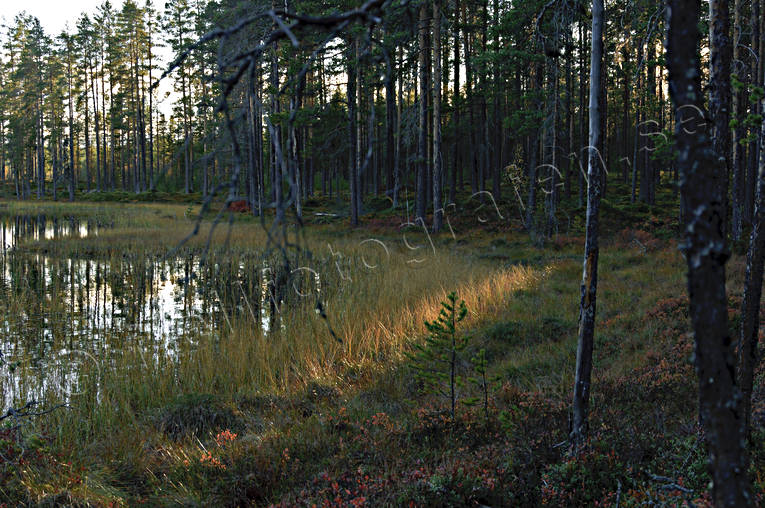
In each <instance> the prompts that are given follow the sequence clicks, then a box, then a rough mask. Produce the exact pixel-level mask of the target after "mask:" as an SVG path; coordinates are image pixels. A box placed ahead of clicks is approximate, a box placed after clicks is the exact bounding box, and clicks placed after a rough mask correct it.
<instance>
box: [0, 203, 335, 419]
mask: <svg viewBox="0 0 765 508" xmlns="http://www.w3.org/2000/svg"><path fill="white" fill-rule="evenodd" d="M99 227H102V226H101V225H95V224H91V223H88V222H87V221H80V220H77V219H75V218H71V219H66V220H61V219H55V220H54V219H46V218H45V217H30V216H25V217H11V218H2V217H0V232H1V234H2V237H1V238H2V255H1V256H0V334H1V336H2V338H1V339H0V354H2V358H1V359H0V360H1V361H0V404H2V407H7V406H8V405H10V404H14V403H18V402H20V401H25V400H28V399H29V398H30V397H35V398H38V399H39V398H49V399H50V398H53V399H56V400H67V399H68V398H70V397H71V396H73V395H76V394H77V393H79V391H80V390H82V389H83V387H84V386H86V385H88V386H91V388H92V385H93V381H95V382H96V383H95V384H96V385H97V376H98V370H99V369H100V368H102V366H103V365H108V363H109V362H110V361H113V360H114V358H115V357H117V356H118V355H119V354H120V352H121V351H122V350H123V348H124V346H125V345H126V344H127V341H130V342H129V345H130V346H138V347H139V350H140V351H141V352H142V356H143V357H144V360H143V361H145V362H152V361H154V362H159V361H160V359H161V361H162V362H167V361H168V360H169V361H171V362H172V361H175V360H177V358H178V353H179V351H180V348H193V347H194V341H196V340H198V339H199V337H200V336H206V337H210V336H212V337H213V338H215V337H220V335H221V332H222V331H224V332H225V331H228V330H229V329H231V328H233V326H234V325H233V324H232V322H234V323H235V322H237V321H235V319H234V318H238V319H239V320H240V321H239V322H241V320H242V319H244V320H249V323H251V324H254V325H255V326H252V330H253V334H254V335H263V334H274V333H280V332H281V331H282V330H283V324H282V323H281V320H280V317H279V315H280V312H279V309H280V306H281V304H282V302H283V300H284V299H285V298H286V289H285V288H286V287H287V286H288V285H289V286H290V287H292V286H293V285H294V289H295V290H296V291H297V292H298V294H309V293H311V292H312V291H315V292H319V291H320V289H321V288H320V282H319V278H318V274H313V275H315V277H312V276H311V277H306V276H305V274H302V275H301V276H300V277H298V278H297V279H296V278H295V277H290V274H289V273H286V274H285V272H284V269H283V268H274V267H272V266H269V264H268V263H267V262H264V261H263V260H262V259H260V258H258V257H257V256H256V255H255V254H253V255H251V256H244V255H230V256H226V257H225V258H223V259H218V260H213V261H212V262H207V263H200V259H199V258H198V257H196V256H193V255H186V256H181V257H177V258H174V259H169V260H163V259H160V258H159V257H155V258H151V257H149V256H147V255H143V254H136V253H124V254H118V255H111V256H110V257H109V258H108V259H90V258H87V257H85V258H75V257H57V256H51V255H47V254H41V253H39V251H38V250H28V249H19V248H18V247H20V246H21V245H22V244H23V243H24V242H28V241H32V240H42V239H49V240H57V239H64V238H73V237H74V238H85V237H87V236H90V235H97V234H98V231H99ZM312 279H313V280H312ZM298 282H299V284H298ZM22 371H23V372H24V375H21V374H20V373H21V372H22ZM89 383H90V384H89Z"/></svg>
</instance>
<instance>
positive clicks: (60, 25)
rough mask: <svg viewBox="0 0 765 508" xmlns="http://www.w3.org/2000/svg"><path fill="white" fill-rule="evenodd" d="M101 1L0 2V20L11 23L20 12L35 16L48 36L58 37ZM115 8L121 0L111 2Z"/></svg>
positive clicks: (93, 10)
mask: <svg viewBox="0 0 765 508" xmlns="http://www.w3.org/2000/svg"><path fill="white" fill-rule="evenodd" d="M101 2H102V0H0V18H5V19H4V22H5V23H11V22H13V18H14V17H15V16H16V14H18V13H19V12H21V11H26V13H27V14H29V15H31V16H35V17H36V18H38V19H39V20H40V23H41V24H42V26H43V28H44V29H45V32H46V33H47V34H48V35H53V36H55V35H58V34H59V33H61V31H62V30H63V29H64V26H65V24H66V23H67V22H68V23H69V29H70V30H74V28H75V25H76V23H77V18H79V17H80V14H82V13H83V12H87V13H88V14H89V15H92V14H93V13H94V12H95V11H96V7H98V6H99V5H100V4H101ZM112 5H114V6H115V8H118V7H120V6H122V0H112Z"/></svg>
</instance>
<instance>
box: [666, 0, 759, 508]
mask: <svg viewBox="0 0 765 508" xmlns="http://www.w3.org/2000/svg"><path fill="white" fill-rule="evenodd" d="M700 11H701V2H700V1H699V0H670V2H669V5H668V18H669V19H668V25H669V29H668V32H667V67H668V70H669V90H670V95H671V97H672V102H673V103H674V108H675V118H676V127H675V135H676V143H677V144H676V151H677V162H676V164H677V166H678V172H679V179H680V182H681V189H680V190H681V193H682V207H683V209H684V211H683V216H684V219H685V224H684V227H685V242H684V245H683V252H684V254H685V258H686V261H687V264H688V296H689V301H690V309H689V314H690V317H691V323H692V326H693V330H694V335H695V343H696V348H695V361H696V372H697V374H698V379H699V381H698V383H699V385H698V386H699V417H700V420H701V423H702V425H703V427H704V434H705V437H706V440H707V443H708V447H709V470H710V475H711V477H712V485H713V486H712V502H713V503H714V505H715V506H718V507H722V506H749V505H751V503H752V500H751V496H750V494H749V492H750V490H749V481H748V479H747V471H746V467H745V459H744V444H743V442H744V440H743V435H742V425H741V423H742V414H741V411H740V410H741V405H740V398H741V393H740V391H739V389H738V387H737V386H736V379H735V352H734V343H733V340H732V338H731V336H730V329H729V326H728V301H727V295H726V292H725V263H726V261H727V260H728V257H729V253H728V249H727V246H726V242H725V236H724V230H725V229H724V227H725V226H724V221H725V213H724V210H723V208H722V206H723V205H722V203H723V197H722V189H721V187H720V185H719V178H718V177H717V172H718V171H719V164H720V157H719V155H718V154H717V153H715V150H714V146H713V140H712V138H711V137H710V135H709V132H708V128H709V126H708V125H707V120H706V115H705V111H704V96H703V93H702V90H701V70H700V62H699V55H698V45H699V39H700V36H701V35H700V33H699V29H698V23H699V15H700Z"/></svg>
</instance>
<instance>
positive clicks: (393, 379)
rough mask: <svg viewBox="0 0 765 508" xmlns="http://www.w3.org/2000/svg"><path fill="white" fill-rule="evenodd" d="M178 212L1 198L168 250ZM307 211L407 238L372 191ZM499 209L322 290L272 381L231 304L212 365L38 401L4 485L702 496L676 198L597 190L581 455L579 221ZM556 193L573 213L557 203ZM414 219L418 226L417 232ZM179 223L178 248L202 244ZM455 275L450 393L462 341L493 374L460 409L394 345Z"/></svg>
mask: <svg viewBox="0 0 765 508" xmlns="http://www.w3.org/2000/svg"><path fill="white" fill-rule="evenodd" d="M615 194H620V193H618V192H615ZM474 205H477V204H476V203H474ZM370 207H371V208H373V209H374V206H373V205H370ZM194 210H195V208H194V207H189V208H187V207H186V205H185V204H184V205H172V204H110V203H98V204H89V203H84V204H73V205H65V204H53V203H47V202H46V203H22V204H16V203H13V202H10V201H5V202H4V203H2V202H0V213H9V214H16V213H32V212H37V213H45V214H53V215H55V214H59V215H61V216H69V215H72V214H79V215H82V216H84V217H98V218H99V220H101V221H103V222H104V223H110V224H115V223H116V225H117V227H114V230H113V231H111V232H109V231H106V232H104V233H103V234H102V235H99V237H95V238H89V239H84V240H82V241H75V240H67V241H63V242H60V243H58V244H54V243H52V242H50V241H40V242H36V243H33V244H30V245H26V246H23V248H24V249H29V250H31V251H37V252H45V253H50V252H53V251H57V252H59V253H61V254H64V255H75V254H77V255H83V253H86V254H87V255H91V256H99V255H114V253H115V252H121V251H124V250H130V249H138V248H140V245H151V248H152V249H153V250H152V252H154V253H156V252H160V251H162V250H163V249H165V250H166V249H168V248H170V247H172V245H173V244H174V243H176V242H178V241H180V240H181V239H182V238H183V237H184V236H185V235H186V234H187V233H188V231H189V230H190V228H191V227H192V226H193V221H192V220H191V219H190V218H189V217H190V216H193V212H194ZM307 210H308V211H307V213H306V217H307V225H306V227H305V229H306V230H307V231H308V232H309V236H310V238H309V243H313V244H315V245H323V244H325V243H332V244H333V245H334V246H335V248H336V249H340V250H341V251H342V252H343V253H344V254H345V255H346V256H353V255H356V256H360V255H362V254H363V252H365V251H362V250H359V249H358V245H359V243H360V242H363V241H364V240H366V239H369V238H374V239H375V240H376V241H379V242H382V243H385V244H386V245H398V244H401V243H402V233H401V230H400V229H399V228H398V226H399V225H400V223H401V222H402V220H401V219H402V217H401V214H400V213H397V214H393V213H391V212H388V211H385V206H384V205H380V206H379V207H378V209H377V211H376V212H373V213H371V214H369V215H367V216H365V217H364V219H363V224H362V227H361V228H358V229H356V230H354V231H350V232H349V231H348V228H347V225H346V223H347V219H345V218H344V217H342V216H340V217H335V216H334V215H333V214H336V213H337V214H342V211H340V210H339V208H335V207H334V206H333V205H332V203H331V202H316V203H309V204H308V208H307ZM499 210H501V211H503V212H504V214H503V216H502V219H498V218H496V217H493V216H491V217H490V215H491V214H492V213H495V211H493V210H492V208H491V207H489V206H484V207H482V208H481V207H480V205H477V206H471V207H465V209H464V210H462V211H457V212H455V213H454V214H453V216H452V217H450V219H451V220H450V225H451V231H450V232H447V233H442V234H441V235H439V236H436V237H432V238H430V237H427V238H428V239H430V242H431V243H430V244H429V245H430V246H431V247H432V252H433V258H434V259H433V262H432V263H426V266H424V267H423V268H422V269H419V270H411V269H410V270H408V271H407V269H405V268H396V267H393V266H391V267H390V270H389V271H388V272H386V273H385V274H377V275H375V276H374V277H373V276H359V277H356V278H355V279H354V284H359V285H360V288H359V289H357V290H350V289H349V290H348V291H347V294H344V296H343V298H344V300H337V301H336V302H335V303H334V305H330V306H329V309H330V310H332V309H340V308H341V307H340V303H341V302H344V305H346V307H347V309H345V310H343V311H337V310H336V311H335V313H334V314H333V313H332V312H328V314H329V321H330V323H334V324H333V326H334V327H335V329H336V330H337V331H338V333H339V334H340V335H341V336H342V337H344V338H345V339H346V340H345V341H344V342H343V343H342V344H336V343H331V344H330V343H328V342H327V338H326V335H327V334H326V332H325V331H323V329H322V328H321V326H314V327H312V328H311V327H308V328H306V329H305V330H303V329H302V328H301V329H300V330H301V331H300V333H302V334H303V335H301V337H300V338H299V339H296V340H298V341H299V344H300V348H297V349H293V350H292V351H291V352H290V356H288V357H287V358H288V359H287V360H284V361H285V362H287V363H285V364H284V365H285V370H292V371H294V374H293V375H292V377H289V376H287V377H286V380H285V379H282V380H281V381H273V379H271V378H268V376H264V375H262V373H259V374H258V375H257V376H256V375H253V374H248V373H246V371H247V370H250V369H248V366H253V367H252V370H257V371H260V370H263V369H266V368H267V365H268V362H272V363H273V364H274V365H276V364H278V362H279V361H282V360H281V356H279V354H281V353H279V351H278V350H276V349H275V348H276V346H275V345H272V344H265V345H263V344H261V345H259V346H258V347H253V346H250V345H245V341H249V342H252V337H251V336H248V335H247V333H246V329H247V327H246V325H242V327H241V330H240V328H239V327H237V324H236V323H235V324H234V326H233V328H234V329H236V330H237V333H236V334H234V335H236V336H237V337H236V338H233V339H231V342H225V343H223V342H222V343H221V344H219V345H218V346H216V347H217V349H216V350H215V351H216V352H209V353H205V356H204V357H203V360H200V361H198V363H200V364H202V363H206V364H209V365H207V366H196V367H193V368H191V367H189V370H188V371H186V370H184V371H182V372H180V373H177V372H176V373H175V374H174V375H173V376H166V377H162V376H163V374H162V373H161V372H155V373H153V374H149V373H142V374H141V375H140V376H138V377H129V376H128V377H124V376H127V374H126V373H125V372H118V373H117V374H115V377H114V379H112V380H111V381H109V380H106V381H104V383H105V386H104V387H103V390H105V391H108V389H109V386H112V387H114V389H115V392H116V391H119V394H118V395H114V396H113V397H106V398H105V399H104V400H102V399H98V400H90V399H88V400H83V401H81V402H80V404H78V403H77V402H78V401H73V403H72V408H70V409H69V410H62V411H57V412H54V413H51V414H50V415H45V416H41V417H38V418H36V419H35V420H34V422H33V425H32V426H31V427H24V428H23V431H22V430H14V429H10V428H6V429H4V430H1V431H0V452H1V453H2V454H3V457H4V460H3V462H2V464H0V502H1V503H3V505H7V506H12V505H17V504H35V505H37V504H39V505H50V506H53V505H58V504H70V505H81V506H87V505H91V506H120V505H126V506H133V505H137V504H145V505H147V506H157V505H163V506H164V505H166V506H175V505H183V506H201V505H207V506H241V505H257V506H265V505H272V504H273V505H280V506H293V505H297V506H365V505H368V506H402V505H404V506H406V505H409V506H478V505H487V506H534V505H550V506H617V505H618V506H638V505H644V504H651V505H655V506H663V505H665V506H683V505H687V506H691V505H695V506H705V505H708V504H709V497H708V495H707V493H706V489H707V486H708V483H709V477H708V475H707V473H706V469H705V460H706V450H705V444H704V437H703V434H702V433H701V431H700V429H699V427H698V425H697V412H696V406H697V396H696V376H695V372H694V369H693V365H692V354H693V346H692V338H691V336H690V335H689V322H688V315H687V297H686V287H685V275H684V274H685V269H684V261H683V258H682V255H681V254H680V252H679V250H678V248H677V242H676V240H675V238H677V236H678V234H677V220H676V218H675V216H676V207H675V205H673V199H672V196H670V195H662V196H661V197H660V203H659V205H657V206H655V207H647V206H645V205H630V204H629V203H628V201H627V202H625V201H619V202H610V201H608V200H606V201H605V202H604V206H603V209H602V214H603V229H604V239H603V242H602V247H601V253H600V268H599V278H600V280H599V287H598V311H597V323H596V343H595V351H594V370H593V387H592V399H591V417H590V418H591V420H590V432H589V434H590V440H589V443H588V446H587V447H586V448H585V449H584V451H582V452H581V453H578V454H576V455H571V454H570V453H569V450H568V448H567V446H566V438H567V435H568V414H569V409H570V407H569V406H570V400H571V392H572V383H573V376H574V364H575V357H576V340H577V317H578V316H577V314H578V301H579V284H580V280H581V253H582V246H583V238H582V235H581V231H582V224H581V222H580V221H568V220H567V219H565V220H566V223H565V224H563V221H564V219H561V220H560V222H561V231H560V232H559V233H560V234H558V235H556V236H555V237H554V238H553V239H552V240H549V241H546V242H545V243H544V245H542V246H539V245H536V244H532V242H531V241H530V240H529V239H528V234H527V233H525V232H523V231H520V228H519V227H518V224H517V222H518V221H517V220H514V219H511V218H510V217H509V216H510V215H512V213H515V215H516V216H517V215H518V213H517V210H514V209H513V207H512V204H508V203H504V202H503V203H499ZM189 212H191V213H189ZM567 212H568V213H569V215H568V216H571V217H573V216H582V215H583V214H582V213H581V210H579V211H578V212H577V211H576V210H575V209H574V208H573V207H571V208H569V209H568V210H567ZM484 214H485V215H484ZM565 216H566V215H565V214H562V215H561V217H565ZM257 222H258V221H257V220H256V219H249V218H245V217H239V216H238V217H237V218H236V220H235V223H236V225H237V226H241V228H242V229H238V230H234V233H233V234H232V235H230V236H231V238H230V245H231V246H233V247H232V248H234V249H236V248H242V249H246V248H248V246H250V245H252V244H251V243H250V242H252V241H253V240H252V238H251V237H253V235H256V233H254V229H247V228H257V227H259V226H258V224H257ZM178 226H183V227H178ZM564 226H565V227H564ZM224 229H225V228H224ZM564 231H565V234H563V232H564ZM415 232H416V231H413V232H412V233H411V234H412V235H414V234H415ZM219 234H220V235H224V234H225V231H224V230H221V231H219V232H218V233H216V235H214V238H213V242H214V244H215V245H218V244H219V243H220V244H222V242H223V241H225V236H220V237H219V236H217V235H219ZM412 237H414V236H412ZM259 238H261V240H262V237H259ZM418 238H419V240H420V241H421V242H423V245H427V244H426V243H424V242H426V241H427V240H424V239H423V238H426V237H424V236H420V237H418ZM194 242H197V243H196V244H192V245H191V248H194V249H200V248H202V247H203V245H204V240H203V239H202V240H194ZM426 250H427V249H426ZM366 252H368V251H366ZM420 252H422V251H420ZM390 256H391V257H392V259H394V260H398V261H401V260H404V262H403V263H402V262H399V263H398V264H404V263H405V262H406V260H408V259H410V258H411V253H409V252H408V251H407V249H404V248H402V247H400V245H399V246H398V247H391V253H390ZM329 259H330V260H332V259H333V257H330V258H329ZM365 264H366V263H365ZM744 265H745V256H743V255H742V253H741V248H740V246H735V248H734V256H733V257H732V259H731V261H730V263H729V265H728V266H729V269H728V279H729V284H728V294H729V301H730V316H731V326H732V327H735V326H736V323H737V322H738V314H739V308H740V302H741V297H742V287H743V279H744ZM329 266H330V267H331V265H329ZM349 287H350V286H349ZM452 289H455V290H456V291H457V294H458V297H460V298H463V299H465V301H466V304H467V307H468V313H469V317H468V319H467V320H466V321H465V326H464V327H463V328H462V329H460V332H461V333H462V334H464V335H463V336H466V337H467V338H468V341H467V342H468V344H467V347H466V349H465V350H464V351H463V352H462V353H461V354H460V355H461V360H460V362H459V366H460V371H459V373H460V374H461V375H462V376H463V377H464V378H465V383H464V385H463V386H462V387H461V388H460V400H461V401H463V402H464V401H466V400H468V399H469V398H474V397H478V398H480V396H481V395H482V394H481V391H480V390H479V389H478V388H477V387H476V386H475V385H474V384H473V383H471V382H470V381H469V380H467V378H468V377H470V376H474V375H475V374H474V373H471V371H470V358H471V357H473V356H474V355H475V354H476V353H477V352H478V351H479V350H481V349H483V350H485V351H486V357H487V361H488V367H487V379H488V383H489V388H488V407H484V406H483V403H482V402H480V401H479V402H478V403H474V404H465V403H462V402H461V403H459V404H458V407H457V416H456V418H455V420H454V421H452V420H451V418H450V417H449V412H448V402H447V400H446V399H445V398H443V397H440V396H435V395H432V394H427V393H424V392H423V391H422V389H421V388H422V386H421V385H420V384H418V383H417V382H416V381H415V380H414V378H413V376H412V370H411V368H410V367H409V365H408V360H407V358H406V356H405V355H404V352H406V351H409V350H411V349H412V347H413V344H415V343H422V341H423V340H424V337H425V330H424V327H423V326H422V321H423V319H432V318H433V316H434V315H435V312H437V310H438V308H439V301H440V300H442V299H443V295H444V294H445V293H446V292H448V291H450V290H452ZM338 298H340V297H339V296H338ZM365 300H371V302H366V301H365ZM392 300H400V302H397V303H394V302H392ZM346 314H349V316H346ZM763 317H765V312H764V313H763ZM287 326H288V327H289V326H290V325H289V324H288V325H287ZM295 333H298V332H295ZM386 333H387V335H386ZM386 337H387V338H386ZM761 337H763V334H762V333H761ZM330 342H332V341H330ZM316 343H318V344H321V346H316V345H315V344H316ZM210 351H213V350H212V349H211V350H210ZM264 351H267V352H268V355H271V356H268V358H269V359H268V360H267V361H266V363H263V360H262V359H260V360H259V359H258V355H263V354H264ZM195 361H196V360H195ZM258 362H260V363H258ZM192 363H193V362H192ZM273 368H275V367H273ZM194 369H198V370H194ZM201 369H206V370H201ZM764 370H765V369H763V368H760V369H759V371H758V376H757V380H758V382H757V387H758V388H757V394H756V402H755V418H754V425H755V430H754V439H753V448H752V470H751V477H752V479H753V482H754V484H755V491H756V495H757V499H758V500H759V503H763V502H765V498H764V497H763V495H764V494H765V386H764V385H763V371H764ZM213 371H214V372H213ZM152 375H156V377H151V376H152ZM283 377H284V376H283ZM108 383H113V385H109V384H108ZM118 384H119V389H118V388H116V387H117V386H118Z"/></svg>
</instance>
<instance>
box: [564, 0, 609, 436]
mask: <svg viewBox="0 0 765 508" xmlns="http://www.w3.org/2000/svg"><path fill="white" fill-rule="evenodd" d="M604 17H605V13H604V7H603V0H593V2H592V42H591V52H590V135H589V142H588V155H587V219H586V226H585V228H586V237H585V244H584V270H583V274H582V286H581V301H580V305H579V342H578V345H577V350H576V378H575V380H574V406H573V414H572V427H571V436H570V439H571V442H572V444H573V445H574V446H575V447H578V446H581V445H582V444H584V442H585V440H586V439H587V431H588V412H589V404H590V383H591V377H592V349H593V343H594V336H595V301H596V297H597V288H598V252H599V248H598V226H599V212H600V185H601V177H600V173H601V167H600V156H599V154H598V151H597V147H598V146H600V137H601V132H600V128H601V122H600V100H599V95H600V84H601V79H602V71H601V67H602V62H603V23H604Z"/></svg>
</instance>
